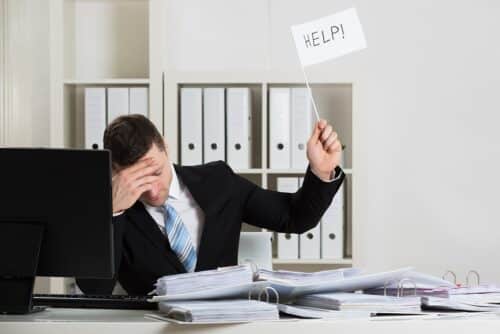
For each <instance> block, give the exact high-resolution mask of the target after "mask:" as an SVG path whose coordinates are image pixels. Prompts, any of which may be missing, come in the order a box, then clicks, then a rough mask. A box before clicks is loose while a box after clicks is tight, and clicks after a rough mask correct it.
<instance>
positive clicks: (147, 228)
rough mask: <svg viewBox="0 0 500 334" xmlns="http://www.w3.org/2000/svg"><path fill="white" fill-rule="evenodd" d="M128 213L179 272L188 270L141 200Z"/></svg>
mask: <svg viewBox="0 0 500 334" xmlns="http://www.w3.org/2000/svg"><path fill="white" fill-rule="evenodd" d="M127 214H128V215H129V216H130V218H131V220H132V222H133V223H134V224H135V226H136V227H137V228H138V229H139V230H141V231H142V233H143V234H144V235H145V236H146V238H148V239H149V240H150V241H151V243H152V244H153V245H155V247H157V248H158V249H159V250H160V251H161V253H162V254H164V255H165V257H166V258H167V260H168V261H169V262H170V263H171V264H172V265H173V266H174V267H175V268H176V269H177V270H178V271H179V272H181V273H184V272H186V269H185V268H184V266H183V265H182V263H181V262H180V261H179V259H178V258H177V256H176V255H175V253H174V252H173V251H172V249H171V247H170V242H169V241H168V238H166V237H165V235H163V233H162V232H161V230H160V229H159V228H158V225H157V224H156V222H155V221H154V220H153V218H152V217H151V216H150V215H149V213H148V212H147V211H146V208H145V207H144V205H143V204H142V203H141V202H139V201H137V202H136V203H135V204H134V206H133V207H132V208H131V210H128V211H127Z"/></svg>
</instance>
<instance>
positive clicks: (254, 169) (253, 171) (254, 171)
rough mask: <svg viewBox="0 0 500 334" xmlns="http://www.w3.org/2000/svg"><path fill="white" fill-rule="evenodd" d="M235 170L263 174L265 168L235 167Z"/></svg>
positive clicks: (241, 172) (239, 172)
mask: <svg viewBox="0 0 500 334" xmlns="http://www.w3.org/2000/svg"><path fill="white" fill-rule="evenodd" d="M234 172H235V173H236V174H262V173H263V172H264V170H263V169H260V168H250V169H235V170H234Z"/></svg>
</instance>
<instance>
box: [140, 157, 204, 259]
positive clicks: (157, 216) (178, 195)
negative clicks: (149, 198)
mask: <svg viewBox="0 0 500 334" xmlns="http://www.w3.org/2000/svg"><path fill="white" fill-rule="evenodd" d="M170 168H171V170H172V183H171V184H170V190H169V194H168V198H167V202H166V203H168V204H170V205H171V206H172V207H173V208H174V209H175V211H177V214H179V215H180V216H181V219H182V222H183V223H184V225H185V226H186V228H187V230H188V232H189V235H190V237H191V241H192V242H193V246H194V249H195V250H196V251H198V246H199V245H200V239H201V234H202V232H203V225H204V224H205V214H204V213H203V211H202V210H201V208H200V207H199V206H198V203H196V201H195V200H194V198H193V196H192V195H191V192H190V191H189V189H188V188H187V187H186V186H185V185H184V183H182V180H180V179H179V178H178V177H177V173H176V172H175V169H174V166H173V165H170ZM143 204H144V207H145V208H146V210H147V212H148V213H149V214H150V215H151V217H152V218H153V219H154V221H155V222H156V224H158V227H159V228H160V230H161V231H162V233H163V234H166V232H165V211H164V209H163V208H162V207H154V206H150V205H148V204H146V203H143Z"/></svg>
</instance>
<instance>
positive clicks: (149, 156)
mask: <svg viewBox="0 0 500 334" xmlns="http://www.w3.org/2000/svg"><path fill="white" fill-rule="evenodd" d="M104 147H105V148H106V149H109V150H111V152H112V168H113V180H112V184H113V226H114V238H115V269H116V271H117V275H116V277H115V278H114V279H112V280H78V285H79V286H80V288H81V289H82V290H83V291H84V292H86V293H88V294H90V293H98V294H110V293H111V291H112V289H113V287H114V285H115V281H116V279H118V281H119V282H120V283H121V285H122V287H123V288H124V289H125V290H126V291H127V292H128V293H129V294H134V295H145V294H147V293H148V292H150V291H151V290H152V289H153V285H154V283H155V282H156V280H157V279H158V278H159V277H162V276H165V275H171V274H177V273H183V272H186V271H188V272H191V271H200V270H208V269H214V268H217V267H221V266H228V265H235V264H236V263H237V254H238V242H239V237H240V229H241V223H242V222H245V223H247V224H251V225H255V226H258V227H261V228H266V229H269V230H273V231H276V232H286V233H303V232H305V231H307V230H309V229H311V228H313V227H314V226H316V225H317V224H318V222H319V220H320V218H321V216H322V215H323V213H324V212H325V210H326V209H327V208H328V206H329V205H330V203H331V201H332V199H333V196H334V195H335V193H336V192H337V190H338V189H339V187H340V185H341V184H342V181H343V179H344V173H343V172H342V170H341V169H340V167H338V165H339V162H340V159H341V154H342V152H341V143H340V141H339V140H338V138H337V134H336V133H335V132H334V131H333V129H332V127H331V126H330V125H328V124H327V123H326V122H325V121H324V120H322V121H320V122H318V123H317V124H316V126H315V128H314V130H313V134H312V136H311V138H310V139H309V141H308V143H307V158H308V160H309V167H308V169H307V171H306V174H305V177H304V182H303V185H302V187H301V189H300V190H299V191H298V192H296V193H294V194H288V193H279V192H276V191H271V190H265V189H262V188H260V187H258V186H256V185H255V184H253V183H251V182H250V181H248V180H246V179H244V178H242V177H240V176H239V175H237V174H235V173H234V172H233V171H232V170H231V168H230V167H229V166H228V165H227V164H225V163H224V162H222V161H217V162H212V163H208V164H205V165H199V166H178V165H173V164H172V163H171V162H170V160H169V155H168V149H167V146H166V144H165V142H164V139H163V137H162V136H161V135H160V133H159V132H158V130H157V129H156V128H155V126H154V125H153V124H152V123H151V122H150V121H149V120H148V119H147V118H145V117H144V116H140V115H128V116H122V117H119V118H117V119H116V120H115V121H113V122H112V123H111V124H110V125H109V126H108V127H107V129H106V131H105V133H104Z"/></svg>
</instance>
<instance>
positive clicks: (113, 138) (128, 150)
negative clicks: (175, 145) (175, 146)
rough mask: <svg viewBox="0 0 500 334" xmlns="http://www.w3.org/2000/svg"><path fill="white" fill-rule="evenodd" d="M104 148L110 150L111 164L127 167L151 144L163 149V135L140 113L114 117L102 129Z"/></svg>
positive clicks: (143, 153)
mask: <svg viewBox="0 0 500 334" xmlns="http://www.w3.org/2000/svg"><path fill="white" fill-rule="evenodd" d="M103 141H104V148H106V149H109V150H111V160H112V161H113V166H119V167H122V168H123V167H128V166H131V165H133V164H134V163H136V162H137V161H138V160H139V159H140V158H142V157H143V156H144V155H145V154H146V153H147V152H148V151H149V150H150V149H151V147H153V144H156V146H157V147H158V149H159V150H160V151H166V150H165V142H164V141H163V137H162V135H161V134H160V132H159V131H158V129H156V127H155V126H154V124H153V123H152V122H151V121H150V120H149V119H147V118H146V117H144V116H142V115H124V116H120V117H118V118H116V119H115V120H114V121H113V122H111V124H109V125H108V127H107V128H106V130H105V131H104V140H103Z"/></svg>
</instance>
